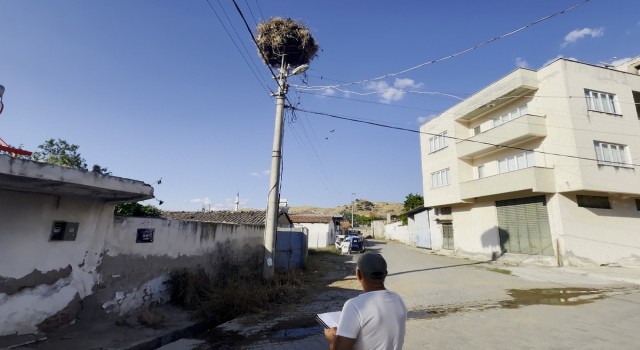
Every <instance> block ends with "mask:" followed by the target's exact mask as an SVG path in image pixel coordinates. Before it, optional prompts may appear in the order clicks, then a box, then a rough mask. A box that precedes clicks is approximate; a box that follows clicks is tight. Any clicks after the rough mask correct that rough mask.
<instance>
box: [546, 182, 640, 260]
mask: <svg viewBox="0 0 640 350" xmlns="http://www.w3.org/2000/svg"><path fill="white" fill-rule="evenodd" d="M548 206H549V212H550V213H553V214H554V216H557V217H558V219H557V220H550V223H551V225H552V227H551V232H553V233H554V243H555V239H559V240H560V253H561V257H562V258H563V260H564V263H565V264H566V265H578V266H579V265H585V264H587V265H592V264H598V265H599V264H620V265H624V266H640V231H639V229H638V216H639V215H638V213H639V212H638V210H637V208H636V206H635V201H634V199H633V198H630V199H616V198H612V199H611V206H612V209H595V208H582V207H578V204H577V203H576V199H575V195H561V194H556V195H555V196H553V197H551V199H550V200H549V203H548ZM550 219H551V218H550Z"/></svg>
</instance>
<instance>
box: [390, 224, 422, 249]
mask: <svg viewBox="0 0 640 350" xmlns="http://www.w3.org/2000/svg"><path fill="white" fill-rule="evenodd" d="M384 236H385V238H386V239H391V240H394V241H398V242H402V243H404V244H411V243H410V242H411V241H410V238H409V227H408V226H407V225H402V221H396V222H393V223H390V224H387V225H385V227H384ZM414 245H415V242H414Z"/></svg>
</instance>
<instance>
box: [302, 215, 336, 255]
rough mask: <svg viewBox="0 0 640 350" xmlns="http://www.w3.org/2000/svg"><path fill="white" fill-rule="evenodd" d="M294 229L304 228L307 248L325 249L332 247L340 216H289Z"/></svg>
mask: <svg viewBox="0 0 640 350" xmlns="http://www.w3.org/2000/svg"><path fill="white" fill-rule="evenodd" d="M290 217H291V221H292V222H293V226H294V227H304V228H306V229H307V230H308V237H307V242H308V247H309V248H326V247H329V246H333V244H334V242H335V240H336V235H337V234H338V233H337V232H338V231H340V224H339V222H340V221H339V220H341V219H342V216H331V215H315V214H291V215H290Z"/></svg>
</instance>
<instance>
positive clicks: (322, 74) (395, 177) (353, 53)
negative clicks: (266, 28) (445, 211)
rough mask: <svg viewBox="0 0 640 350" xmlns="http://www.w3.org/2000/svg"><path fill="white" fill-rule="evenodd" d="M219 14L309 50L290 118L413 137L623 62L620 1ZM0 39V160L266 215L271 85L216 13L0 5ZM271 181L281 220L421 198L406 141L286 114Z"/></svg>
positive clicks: (636, 22)
mask: <svg viewBox="0 0 640 350" xmlns="http://www.w3.org/2000/svg"><path fill="white" fill-rule="evenodd" d="M236 1H237V4H238V6H239V7H240V9H241V11H242V13H243V14H244V16H245V18H246V20H247V22H248V24H249V27H250V28H251V30H252V31H253V32H254V34H255V28H256V24H257V23H259V22H261V21H263V20H265V19H268V18H271V17H275V16H279V17H289V18H292V19H294V20H296V21H299V22H300V23H302V24H303V25H305V26H306V27H308V28H309V29H310V31H311V33H312V35H313V36H314V38H315V40H316V41H317V43H318V44H319V46H320V51H319V52H318V57H317V58H315V59H314V60H313V61H312V62H311V64H310V68H309V70H308V71H307V72H306V76H295V77H291V78H290V79H289V83H290V85H291V88H290V89H289V92H288V99H289V101H291V103H293V104H295V105H296V106H297V107H298V108H299V109H304V110H308V111H314V112H321V113H326V114H330V115H335V116H340V117H347V118H352V119H358V120H363V121H369V122H374V123H378V124H383V125H387V126H392V127H397V128H404V129H411V130H416V131H417V130H418V128H419V126H420V125H421V124H422V123H424V122H425V121H427V120H429V119H430V118H432V117H434V116H436V115H438V114H439V113H442V112H443V111H445V110H447V109H448V108H450V107H451V106H453V105H454V104H456V103H457V102H459V101H460V99H464V98H466V97H469V96H471V95H472V94H473V93H475V92H477V91H478V90H480V89H482V88H483V87H485V86H487V85H489V84H491V83H492V82H493V81H496V80H498V79H499V78H500V77H502V76H504V75H506V74H508V73H509V72H511V71H512V70H514V69H516V68H517V67H527V68H531V69H538V68H540V67H542V66H543V65H545V64H546V63H548V62H549V61H552V60H554V59H556V58H558V57H566V58H573V59H577V60H579V61H583V62H588V63H593V64H599V63H600V62H605V63H612V62H617V61H620V60H623V59H625V58H631V57H635V56H638V55H640V44H638V37H640V12H638V11H634V10H629V9H635V8H637V3H636V1H632V0H613V1H612V0H591V1H586V2H585V1H584V0H539V1H522V0H487V1H468V0H449V1H417V0H413V1H364V0H354V1H344V0H341V1H337V0H324V1H299V0H286V1H285V0H283V1H280V0H269V1H267V0H236ZM580 3H583V4H582V5H581V6H578V7H576V8H574V9H572V10H570V11H567V12H565V13H563V14H558V15H556V16H554V17H551V18H549V19H547V20H544V21H541V22H539V23H537V24H535V25H532V26H530V27H527V28H526V29H523V30H521V31H518V32H516V33H513V34H511V35H507V36H503V35H504V34H507V33H510V32H512V31H514V30H516V29H518V28H522V27H524V26H526V25H528V24H530V23H532V22H535V21H537V20H539V19H541V18H544V17H546V16H549V15H552V14H555V13H559V12H560V11H562V10H564V9H567V8H570V7H572V6H574V5H576V4H580ZM0 31H1V32H2V34H1V38H0V84H1V85H4V86H5V89H6V91H5V94H4V98H3V102H4V105H5V109H4V112H3V113H2V114H1V115H0V137H1V138H2V139H4V140H5V141H6V142H7V143H9V144H11V145H13V146H20V145H22V147H23V148H24V149H26V150H30V151H38V145H40V144H42V143H43V142H44V141H45V140H47V139H50V138H55V139H58V138H59V139H63V140H66V141H68V142H69V143H72V144H76V145H78V146H80V148H79V152H80V153H81V154H82V156H83V157H84V158H85V159H86V161H87V163H88V165H89V167H91V165H93V164H99V165H101V166H103V167H107V168H108V170H109V171H110V172H112V174H113V175H114V176H119V177H125V178H131V179H136V180H140V181H144V182H146V183H148V184H151V185H153V187H154V191H155V196H156V199H155V200H150V201H147V202H145V203H148V204H153V205H156V206H159V208H160V209H163V210H185V211H191V210H201V209H202V208H206V209H212V210H225V209H233V207H234V202H235V198H236V195H237V194H238V193H239V198H240V207H241V208H255V209H264V208H266V205H267V199H268V189H269V170H270V167H271V150H272V145H273V131H274V122H275V121H274V120H275V100H274V98H273V97H272V96H270V91H275V90H276V89H277V85H276V83H275V81H274V79H273V78H272V77H271V73H270V72H269V70H268V68H267V67H266V66H265V65H264V64H263V63H262V61H261V60H260V58H259V56H258V54H257V50H256V48H255V46H254V44H253V42H252V40H251V36H250V34H249V31H248V30H247V28H246V26H245V24H244V22H243V20H242V18H241V16H240V15H239V13H238V11H237V10H236V8H235V6H234V4H233V2H232V1H231V0H209V1H207V0H184V1H175V0H174V1H169V0H136V1H131V0H110V1H96V0H93V1H86V0H57V1H35V0H0ZM496 37H500V39H499V40H495V41H492V42H490V43H487V44H485V45H482V46H479V47H477V48H476V49H473V50H469V51H467V52H465V53H463V54H460V55H456V56H454V57H451V58H448V59H443V60H439V59H441V58H445V57H448V56H450V55H452V54H455V53H457V52H461V51H464V50H466V49H469V48H472V47H474V46H476V45H477V44H480V43H484V42H487V41H488V40H490V39H493V38H496ZM433 60H438V61H437V62H435V63H432V64H426V65H424V66H421V67H419V68H416V69H413V70H409V71H407V72H404V73H401V74H393V75H388V74H392V73H397V72H401V71H404V70H407V69H408V68H411V67H415V66H417V65H420V64H422V63H426V62H430V61H433ZM386 75H388V76H386ZM382 76H386V77H385V78H383V79H373V78H378V77H382ZM360 81H363V82H361V83H357V84H349V85H342V86H334V85H337V84H343V83H344V82H360ZM327 86H333V87H327ZM282 169H283V171H282V183H281V198H283V199H287V200H288V202H289V205H292V206H302V205H313V206H319V207H334V206H338V205H345V204H348V203H350V202H351V201H352V200H353V199H354V198H360V199H367V200H370V201H387V202H403V201H404V199H405V197H406V196H407V195H408V194H409V193H418V194H422V193H423V190H422V174H421V163H420V144H419V135H418V134H417V133H415V132H409V131H402V130H397V129H391V128H385V127H381V126H374V125H370V124H363V123H357V122H353V121H347V120H342V119H336V118H332V117H328V116H326V115H318V114H312V113H305V112H301V111H297V112H296V113H295V114H291V113H287V114H286V116H285V131H284V141H283V168H282ZM160 179H161V183H160V184H158V183H157V181H158V180H160ZM160 201H162V202H163V203H162V205H159V204H160Z"/></svg>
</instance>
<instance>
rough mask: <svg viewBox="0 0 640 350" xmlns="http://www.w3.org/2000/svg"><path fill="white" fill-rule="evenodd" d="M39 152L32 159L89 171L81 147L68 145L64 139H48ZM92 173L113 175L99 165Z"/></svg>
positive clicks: (94, 167)
mask: <svg viewBox="0 0 640 350" xmlns="http://www.w3.org/2000/svg"><path fill="white" fill-rule="evenodd" d="M38 148H39V149H40V151H39V152H33V154H32V155H31V159H33V160H35V161H38V162H44V163H49V164H56V165H60V166H66V167H69V168H76V169H80V170H84V171H88V170H89V169H88V168H87V162H86V160H85V159H84V158H82V156H81V155H80V153H79V152H78V149H79V148H80V146H78V145H73V144H70V143H68V142H67V141H66V140H62V139H58V140H55V139H48V140H46V141H45V142H44V143H43V144H41V145H40V146H38ZM91 171H92V172H94V173H96V174H100V175H111V172H110V171H109V170H108V169H107V168H105V167H101V166H100V165H98V164H94V165H93V167H92V168H91Z"/></svg>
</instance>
